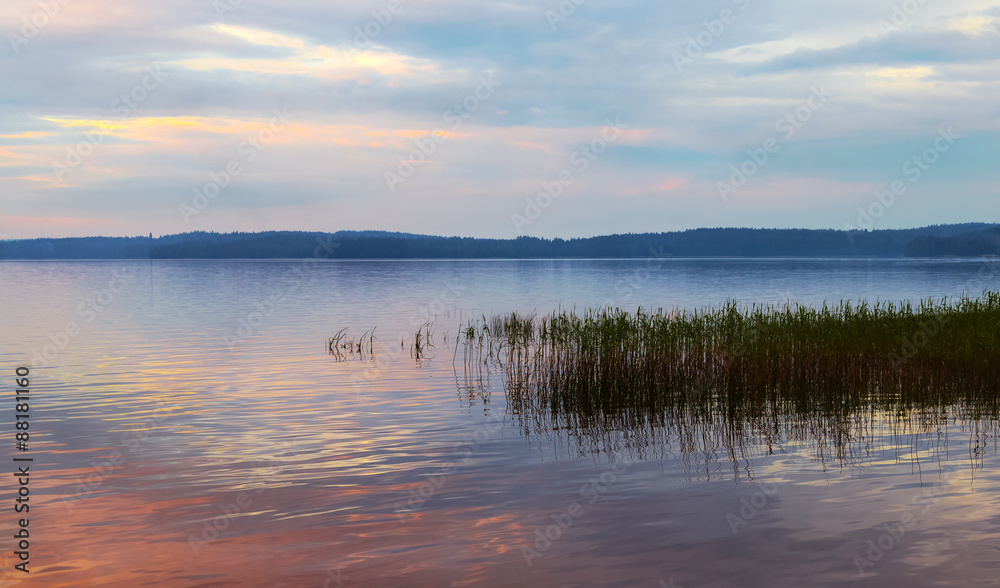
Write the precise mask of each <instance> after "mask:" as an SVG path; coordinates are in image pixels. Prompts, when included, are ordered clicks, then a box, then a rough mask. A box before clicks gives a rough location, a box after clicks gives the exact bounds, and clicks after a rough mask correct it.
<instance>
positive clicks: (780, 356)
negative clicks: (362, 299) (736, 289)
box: [462, 291, 1000, 460]
mask: <svg viewBox="0 0 1000 588" xmlns="http://www.w3.org/2000/svg"><path fill="white" fill-rule="evenodd" d="M462 333H463V336H464V337H465V343H466V350H465V353H464V359H465V363H466V370H468V369H469V368H470V367H474V366H476V365H477V364H479V363H489V362H494V363H496V364H498V365H499V366H500V369H502V371H503V374H504V388H505V392H506V396H507V402H508V406H509V408H510V410H511V412H512V413H514V414H515V415H517V416H518V418H519V419H520V423H521V424H522V426H523V427H524V428H525V429H526V432H534V433H543V434H547V433H551V432H554V431H570V432H571V434H572V435H573V436H574V437H575V438H576V439H577V441H578V442H580V444H585V443H595V442H598V441H601V440H602V439H603V441H601V444H602V445H606V444H608V443H610V442H611V439H612V438H614V439H616V441H615V442H614V444H616V445H619V446H620V445H621V444H622V443H624V444H626V445H628V444H632V445H635V446H636V447H640V446H646V445H648V444H649V442H650V439H651V438H652V437H655V436H656V435H662V434H669V435H672V436H674V442H675V443H676V444H679V446H680V447H681V448H682V449H683V448H684V447H687V448H693V447H695V446H701V447H716V448H728V449H727V451H728V452H729V453H730V454H731V455H730V457H731V458H732V459H734V460H736V459H737V457H738V456H737V453H739V451H741V449H740V448H741V447H742V448H746V447H747V446H748V445H747V442H748V441H750V440H752V441H753V442H752V443H750V445H757V444H759V445H760V446H762V447H769V446H771V445H772V444H777V443H780V442H781V440H782V439H789V438H800V439H814V440H818V439H823V443H824V444H826V443H827V442H829V443H830V445H829V447H826V448H825V449H823V450H824V451H827V452H829V453H830V454H832V455H837V456H838V457H839V458H840V459H841V460H846V459H848V458H849V457H850V456H849V455H848V454H849V452H850V451H851V449H850V448H851V447H852V446H853V445H854V443H855V442H857V441H858V440H859V439H864V438H865V432H864V431H863V430H859V428H858V427H862V428H863V427H864V426H867V425H865V423H872V422H876V421H879V420H880V419H876V418H875V413H876V412H878V413H880V414H882V415H886V414H888V415H889V416H890V418H889V421H890V422H894V423H897V424H899V423H911V422H912V423H917V424H920V423H922V424H921V425H920V426H931V425H932V424H933V423H938V424H940V423H942V422H946V421H947V420H948V419H958V420H959V421H960V422H963V423H973V424H975V428H976V430H990V431H992V430H993V423H995V422H996V420H997V418H998V415H1000V293H997V292H990V291H987V292H984V294H983V295H982V296H981V297H979V298H974V299H973V298H968V297H963V298H959V299H943V300H939V301H934V300H926V301H922V302H919V303H916V304H911V303H908V302H903V303H893V302H876V303H874V304H871V303H868V302H860V303H852V302H840V303H838V304H837V305H836V306H830V305H827V304H823V305H822V306H821V307H809V306H802V305H796V304H785V305H777V306H765V305H749V306H743V305H740V304H738V303H737V302H734V301H730V302H727V303H725V304H724V305H722V306H721V307H717V308H707V309H703V310H695V311H680V312H673V313H666V312H663V311H662V310H658V311H656V312H646V311H643V310H642V309H639V310H638V311H637V312H635V313H629V312H626V311H623V310H621V309H610V308H605V309H600V310H587V311H584V312H583V313H576V312H572V311H561V310H560V311H556V312H553V313H552V314H549V315H544V316H541V317H538V316H535V315H520V314H516V313H512V314H510V315H503V316H494V317H492V318H490V319H486V318H485V317H483V319H482V320H481V321H477V322H475V323H469V324H468V325H467V326H465V327H464V329H463V331H462ZM893 415H895V416H893ZM893 426H896V425H893ZM907 426H909V425H907ZM644 437H645V438H644ZM821 449H822V448H821Z"/></svg>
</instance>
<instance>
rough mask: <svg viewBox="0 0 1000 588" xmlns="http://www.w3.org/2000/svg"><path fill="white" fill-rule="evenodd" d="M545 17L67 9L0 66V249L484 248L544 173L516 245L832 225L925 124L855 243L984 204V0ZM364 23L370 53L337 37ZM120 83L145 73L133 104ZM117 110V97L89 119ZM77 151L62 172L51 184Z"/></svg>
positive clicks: (189, 1)
mask: <svg viewBox="0 0 1000 588" xmlns="http://www.w3.org/2000/svg"><path fill="white" fill-rule="evenodd" d="M744 4H746V8H745V9H741V8H740V7H741V6H743V5H744ZM557 5H558V4H557V3H553V2H549V1H547V0H511V1H509V2H500V3H490V2H482V3H469V2H463V3H459V2H456V1H455V0H436V1H434V2H407V1H406V0H400V6H401V10H400V11H399V12H398V13H397V14H394V15H392V16H391V18H388V17H386V16H385V12H384V10H385V9H386V7H387V2H382V1H375V0H372V1H371V2H363V3H361V4H358V3H354V2H346V1H341V2H318V1H313V0H283V1H281V2H279V1H277V0H261V1H260V2H255V3H252V4H251V3H243V4H242V5H240V6H239V7H237V8H236V9H234V10H232V11H225V12H224V13H219V12H217V11H216V9H215V8H213V4H212V3H211V2H204V1H200V0H173V1H172V2H169V3H160V4H156V3H124V4H121V3H118V4H108V3H107V2H104V1H99V0H74V1H73V2H71V3H67V4H66V5H65V6H64V7H63V8H62V9H61V10H60V12H59V13H58V14H57V15H55V16H53V17H51V19H50V22H49V23H48V24H47V25H46V26H44V27H41V28H40V29H39V30H38V31H37V32H36V34H34V35H32V36H31V38H30V39H27V42H26V43H25V44H17V45H16V47H15V46H13V45H11V46H10V50H9V51H7V52H6V53H0V79H4V80H17V83H12V84H4V85H3V86H2V87H0V101H2V102H3V103H4V109H3V110H0V210H3V213H4V215H5V216H3V217H0V233H2V234H6V235H10V236H42V235H50V234H51V235H61V234H66V235H68V234H91V233H94V232H99V231H101V230H113V231H119V232H124V233H126V234H131V233H142V234H144V233H148V232H154V233H172V232H180V231H185V230H194V229H197V230H262V229H270V228H275V229H298V228H302V229H322V230H336V229H363V228H376V229H387V230H401V231H412V232H427V233H445V234H451V233H455V232H459V233H461V234H470V235H481V236H502V237H510V236H514V235H516V234H517V232H516V231H515V229H514V227H513V226H512V224H511V222H510V216H511V214H512V213H517V212H518V211H520V210H521V209H522V208H523V206H524V199H525V198H530V197H533V196H534V195H535V194H537V193H538V191H539V190H540V189H541V188H540V187H541V186H542V185H543V183H544V182H551V181H553V179H554V178H558V177H559V174H560V173H561V172H563V171H564V170H568V171H570V172H572V177H573V182H572V184H570V185H568V186H567V187H566V190H565V197H564V198H563V197H561V198H560V200H559V202H558V205H553V206H552V207H551V208H550V209H547V210H546V212H545V214H544V215H543V217H541V218H539V219H538V221H537V222H534V223H532V224H531V225H530V226H529V227H527V228H526V229H525V230H526V232H528V233H530V234H538V235H546V236H564V237H570V236H575V235H585V234H599V233H607V232H623V231H629V230H670V229H683V228H691V227H694V226H705V225H707V226H725V225H734V224H735V225H744V224H747V223H751V224H757V225H759V226H811V227H817V226H831V227H839V226H841V225H842V224H843V222H848V221H849V219H850V218H851V215H852V214H854V211H855V209H856V207H857V206H858V205H859V203H863V202H864V200H865V198H867V197H868V194H869V192H870V191H871V190H873V189H875V188H874V187H877V186H880V185H884V182H886V181H888V180H891V179H892V178H894V177H896V176H898V173H899V172H898V170H899V166H900V164H901V162H903V161H905V160H906V159H907V158H908V157H911V156H912V154H913V153H919V152H920V150H921V149H923V148H924V143H926V141H927V140H928V139H933V137H934V136H935V134H936V133H937V132H938V129H940V128H942V127H944V126H949V125H950V126H953V127H954V128H955V130H956V132H958V133H960V134H962V135H963V139H962V142H961V145H962V147H957V148H956V150H955V151H954V152H953V153H952V154H947V155H948V157H942V159H941V162H940V163H939V164H936V165H935V167H934V169H933V170H932V171H931V172H929V173H928V174H927V177H926V179H925V180H924V181H922V182H921V184H920V185H919V186H915V187H914V189H913V194H914V198H913V199H912V200H911V201H908V202H907V203H903V202H901V203H900V204H899V205H898V206H896V207H894V209H893V211H892V214H887V215H886V216H885V217H884V218H882V219H880V222H881V223H882V224H881V225H880V226H885V227H890V226H910V225H913V224H930V223H934V222H939V220H940V219H942V218H952V219H953V220H963V219H964V220H982V218H981V216H982V215H981V214H980V215H978V216H977V214H976V211H977V210H979V209H980V208H981V207H982V206H983V203H984V202H989V198H990V197H991V196H996V194H997V189H998V185H997V184H998V183H997V182H996V181H995V180H994V179H992V177H991V176H990V174H989V173H988V172H987V170H988V169H991V168H990V166H992V165H994V163H992V162H991V160H989V158H988V157H987V156H985V155H983V154H988V153H991V152H992V153H995V152H996V151H995V150H996V149H997V147H998V145H1000V114H998V111H997V109H996V106H995V99H994V98H993V97H994V96H996V95H997V93H998V90H1000V80H998V79H997V77H996V71H998V68H1000V9H997V8H996V7H995V6H994V4H993V3H992V2H990V1H987V0H959V1H957V2H952V3H947V4H944V3H927V4H925V5H924V6H923V7H922V8H921V9H920V10H919V11H917V12H916V13H914V14H911V15H906V17H905V19H902V20H900V19H899V17H894V15H893V9H892V5H891V3H890V4H889V5H882V4H880V3H869V2H863V1H862V0H851V1H849V2H846V3H845V2H843V1H834V0H816V1H815V2H810V3H808V5H805V4H802V3H795V2H792V1H791V0H754V1H753V2H751V3H748V4H747V3H745V2H743V0H740V1H738V2H733V1H731V0H713V1H711V2H708V3H693V2H688V3H670V4H662V5H661V4H655V3H654V4H650V3H647V2H638V1H635V0H626V1H623V2H620V3H616V4H615V5H614V6H610V5H602V4H600V3H584V4H582V5H580V6H579V7H578V9H577V10H576V11H575V12H574V13H573V15H572V16H570V17H568V18H567V20H566V21H565V22H559V23H556V26H550V23H549V21H548V20H547V19H546V16H545V11H546V10H552V9H553V7H554V6H557ZM727 9H728V10H731V11H733V14H734V15H735V18H734V19H733V20H732V22H730V23H729V24H726V25H725V26H724V27H723V30H721V32H719V33H718V34H715V33H711V31H709V33H711V36H710V39H711V43H709V44H708V46H706V47H700V46H699V47H700V49H699V51H698V54H697V55H694V56H692V57H691V58H690V63H689V64H687V65H685V66H684V67H683V68H682V71H678V67H677V66H676V65H675V64H676V56H677V55H686V52H687V51H688V50H689V48H690V47H691V40H692V39H697V38H699V35H702V36H701V37H700V38H701V39H702V40H704V39H705V38H706V37H704V35H705V34H707V33H705V31H706V30H708V29H706V24H705V23H706V22H709V23H711V22H712V21H713V20H715V19H718V18H720V15H721V14H722V12H723V11H724V10H727ZM38 10H39V8H38V5H37V4H36V3H35V2H33V1H29V0H12V1H11V2H5V3H4V4H3V5H2V6H0V32H3V33H4V34H5V38H7V39H8V41H9V37H6V34H7V33H8V32H10V33H11V34H15V35H19V34H21V32H22V29H23V27H24V24H23V23H24V19H25V18H28V19H30V18H32V17H33V15H34V14H35V13H36V12H37V11H38ZM373 11H374V12H375V14H376V15H378V17H377V18H376V16H373ZM380 11H383V12H380ZM894 18H896V21H895V22H896V24H892V23H894V20H893V19H894ZM379 19H381V20H380V21H379ZM373 22H376V23H377V26H376V25H373V24H372V23H373ZM884 22H889V23H890V24H892V26H891V27H889V28H886V27H885V26H884V25H883V24H880V23H884ZM711 26H715V25H711ZM366 27H368V30H370V31H375V32H376V34H374V35H370V36H369V37H368V38H367V40H366V41H365V42H363V43H359V42H358V41H357V39H358V34H357V31H358V30H364V29H365V28H366ZM148 68H160V69H161V70H162V71H163V72H165V74H166V77H165V78H164V79H163V80H162V82H161V83H157V84H155V85H152V84H149V83H148V79H147V76H148V74H147V72H148V71H149V70H148ZM816 86H823V87H824V88H826V91H827V92H828V93H829V95H830V99H829V101H828V102H826V103H825V104H824V105H823V106H822V108H820V109H816V110H814V111H812V112H810V115H809V118H808V120H807V121H805V122H803V124H801V126H800V127H798V128H796V129H795V132H794V133H793V135H792V136H790V137H788V138H785V137H784V136H783V135H782V134H781V133H778V132H777V131H776V130H775V126H776V122H777V121H779V120H782V119H783V118H784V117H786V116H788V115H789V113H795V112H796V111H797V109H799V108H801V107H802V105H803V104H804V103H805V101H806V100H807V99H808V97H809V95H810V93H811V88H813V87H816ZM128 95H131V96H133V97H135V96H140V97H142V99H141V100H138V101H137V103H136V104H135V106H134V107H130V108H129V109H128V110H127V111H122V110H121V109H120V108H119V109H116V108H114V106H113V105H114V104H115V101H116V100H120V97H121V96H128ZM275 109H279V110H281V109H286V110H287V112H288V113H290V115H291V116H293V117H294V118H293V119H292V120H291V121H290V123H289V124H288V125H285V126H284V127H283V128H282V130H281V132H278V133H274V137H273V139H272V140H270V141H268V142H267V145H266V149H261V150H260V151H259V153H258V156H257V157H255V159H254V160H253V161H252V162H247V161H244V156H243V155H241V153H240V150H239V148H240V145H241V144H242V143H243V142H245V141H247V140H248V137H254V136H257V135H258V134H259V133H261V132H265V131H266V129H268V127H269V122H270V120H271V118H272V116H273V115H272V113H273V111H274V110H275ZM616 117H619V119H620V121H621V122H622V124H623V126H624V128H623V129H621V132H620V133H618V134H617V135H616V139H615V141H613V142H611V143H610V144H609V145H607V147H606V149H604V150H603V151H602V152H601V153H600V154H599V156H598V157H596V158H594V159H593V160H592V161H591V160H589V159H588V164H587V167H586V169H581V166H580V165H579V162H578V159H573V157H574V154H578V153H580V152H581V151H580V150H581V148H583V147H585V146H586V145H588V144H590V142H591V141H593V140H594V139H595V137H599V136H600V135H601V133H602V129H603V128H604V126H605V124H607V123H606V122H605V121H606V120H608V119H611V120H614V119H615V118H616ZM94 133H98V134H99V141H98V144H95V145H91V147H92V148H88V147H87V146H86V145H85V144H84V143H86V142H87V141H89V140H90V139H88V137H93V136H94V135H93V134H94ZM775 136H777V137H779V138H780V139H781V142H780V148H779V150H778V151H777V152H775V153H773V154H772V155H771V156H770V157H769V160H768V161H767V163H766V164H765V165H763V166H760V169H759V170H758V171H757V172H756V173H755V174H754V175H753V177H752V178H750V179H749V181H748V183H747V185H746V187H745V188H742V189H741V190H740V191H739V193H738V194H736V195H734V196H733V197H732V198H730V199H728V200H726V199H723V198H720V195H719V190H718V187H717V184H718V182H719V181H723V180H726V179H727V178H728V177H729V175H730V169H731V167H732V166H733V165H739V164H740V163H741V162H743V161H744V160H746V158H747V157H748V155H747V154H748V152H752V151H753V150H755V149H760V148H761V146H762V145H763V144H764V142H765V141H766V140H767V139H768V138H772V137H775ZM81 145H82V147H81ZM81 149H82V150H84V151H88V154H87V156H86V157H83V158H81V163H80V165H79V166H78V167H74V168H73V170H72V171H71V172H68V173H64V174H61V175H60V174H58V173H56V172H54V169H58V167H55V168H54V165H55V164H65V163H66V161H67V158H68V157H69V155H68V154H70V153H72V152H73V150H77V151H79V150H81ZM421 149H424V150H426V151H427V152H426V153H422V152H421V151H420V150H421ZM234 159H236V160H237V161H239V162H240V163H241V164H245V165H244V166H243V167H244V170H243V171H242V172H241V174H240V175H239V177H237V178H235V179H234V180H233V181H232V183H231V184H230V185H229V186H227V187H226V188H225V191H224V192H223V194H222V195H220V197H219V198H218V199H217V200H216V201H215V202H214V203H213V204H212V207H211V208H210V209H209V210H207V211H206V212H205V213H204V214H203V215H201V216H200V217H199V218H198V219H197V224H195V225H190V224H187V223H185V222H183V219H182V218H181V217H180V216H179V215H178V214H177V209H178V206H179V205H180V204H182V203H184V202H186V201H188V200H189V199H190V197H191V193H192V190H193V189H195V188H198V187H201V186H203V185H204V184H205V183H206V182H208V181H210V177H211V174H212V173H216V172H218V170H220V169H224V168H225V166H226V165H227V162H229V161H231V160H234ZM404 164H408V165H411V166H413V167H414V172H413V175H412V176H411V177H408V178H407V179H406V181H405V182H404V183H402V184H400V185H398V186H396V189H395V190H392V189H390V188H389V186H387V182H386V179H385V178H386V173H387V172H392V173H395V172H397V171H398V170H399V169H400V166H401V165H404ZM942 186H947V190H945V189H943V188H942ZM918 204H919V206H918ZM977 207H979V208H977ZM49 215H51V218H52V219H53V221H52V222H51V223H48V224H46V222H44V219H45V218H49ZM961 215H964V216H965V217H970V218H964V217H963V218H959V216H961ZM972 217H976V218H972ZM19 219H21V220H20V221H19ZM40 219H42V220H40ZM67 219H69V220H67ZM74 219H75V220H74ZM456 227H461V228H460V229H456Z"/></svg>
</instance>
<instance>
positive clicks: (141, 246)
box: [0, 223, 1000, 260]
mask: <svg viewBox="0 0 1000 588" xmlns="http://www.w3.org/2000/svg"><path fill="white" fill-rule="evenodd" d="M996 255H1000V225H998V224H994V223H964V224H952V225H934V226H929V227H922V228H915V229H884V230H874V231H842V230H834V229H746V228H720V229H692V230H687V231H677V232H667V233H642V234H618V235H604V236H597V237H586V238H575V239H559V238H556V239H542V238H537V237H517V238H514V239H482V238H473V237H439V236H432V235H415V234H410V233H388V232H384V231H340V232H336V233H322V232H305V231H268V232H261V233H209V232H194V233H181V234H177V235H164V236H161V237H152V236H143V237H70V238H60V239H22V240H6V241H0V260H73V259H75V260H112V259H117V260H126V259H229V260H235V259H256V260H261V259H273V260H280V259H296V260H301V259H308V258H313V259H317V260H323V259H356V260H377V259H384V260H391V259H396V260H403V259H410V260H418V259H423V260H444V259H454V260H461V259H467V260H499V259H507V260H529V259H538V260H543V259H664V258H731V259H740V258H752V259H768V258H770V259H780V258H789V259H839V258H843V259H903V258H979V257H984V256H985V257H988V256H996Z"/></svg>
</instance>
